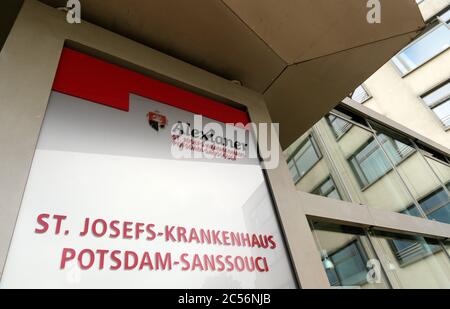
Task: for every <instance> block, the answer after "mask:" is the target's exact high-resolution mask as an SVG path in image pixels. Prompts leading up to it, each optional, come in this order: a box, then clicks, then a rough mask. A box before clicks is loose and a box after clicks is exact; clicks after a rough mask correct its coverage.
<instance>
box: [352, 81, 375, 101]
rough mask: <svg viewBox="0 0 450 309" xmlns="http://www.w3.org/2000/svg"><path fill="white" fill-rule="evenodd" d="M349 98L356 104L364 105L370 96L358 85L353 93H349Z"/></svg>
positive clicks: (364, 88)
mask: <svg viewBox="0 0 450 309" xmlns="http://www.w3.org/2000/svg"><path fill="white" fill-rule="evenodd" d="M349 97H350V98H351V99H352V100H354V101H356V102H358V103H364V102H366V101H367V100H369V99H370V98H371V95H370V94H369V92H368V91H367V89H366V87H364V86H363V85H360V86H359V87H358V88H356V89H355V91H353V92H352V93H350V95H349Z"/></svg>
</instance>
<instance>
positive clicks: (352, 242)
mask: <svg viewBox="0 0 450 309" xmlns="http://www.w3.org/2000/svg"><path fill="white" fill-rule="evenodd" d="M351 246H355V247H356V250H357V251H358V253H359V256H360V257H361V258H362V260H363V261H364V263H363V264H364V268H365V269H366V271H367V270H368V269H367V261H369V257H368V255H367V253H366V252H365V250H364V247H363V245H362V243H361V240H360V239H359V237H356V238H355V239H353V240H350V241H349V242H348V243H347V244H345V245H344V246H342V247H341V248H339V249H336V250H334V251H332V252H330V253H329V254H327V257H328V258H329V259H330V261H331V262H332V263H333V265H334V268H333V269H332V271H333V273H334V275H335V277H336V278H337V279H338V281H337V283H338V284H339V285H331V282H330V285H331V286H343V285H342V281H343V279H342V278H341V276H340V275H339V273H338V272H337V271H336V262H335V261H334V260H333V255H336V254H337V253H340V252H342V251H343V250H345V249H347V248H349V247H351ZM324 260H325V259H324V258H323V257H322V263H323V261H324ZM364 283H367V279H365V280H363V281H361V282H358V283H356V285H361V284H364Z"/></svg>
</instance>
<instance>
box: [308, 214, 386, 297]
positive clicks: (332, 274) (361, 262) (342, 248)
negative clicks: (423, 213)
mask: <svg viewBox="0 0 450 309" xmlns="http://www.w3.org/2000/svg"><path fill="white" fill-rule="evenodd" d="M309 223H310V226H311V230H312V233H313V236H314V240H315V242H316V245H317V248H318V249H319V252H320V255H321V259H322V266H323V268H324V270H325V272H326V274H327V277H328V281H329V282H330V285H331V286H334V287H339V286H346V287H348V286H353V287H361V288H381V289H383V288H388V287H389V286H388V284H387V280H386V278H385V276H384V272H383V271H381V272H380V273H378V275H379V277H378V278H377V279H379V280H368V278H373V277H371V275H370V273H369V270H370V269H371V266H370V264H368V261H369V260H371V259H376V258H377V257H376V255H375V252H374V251H373V247H372V246H371V245H370V240H369V239H368V238H367V236H366V232H365V230H363V229H361V228H358V227H350V226H343V225H336V224H333V223H329V222H323V221H322V222H318V221H312V220H311V219H310V220H309ZM380 266H381V267H382V265H380ZM380 270H382V269H380Z"/></svg>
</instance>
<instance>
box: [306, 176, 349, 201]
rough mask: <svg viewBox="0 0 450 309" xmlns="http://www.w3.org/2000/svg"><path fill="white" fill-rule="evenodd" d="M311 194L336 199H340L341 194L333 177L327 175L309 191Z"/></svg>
mask: <svg viewBox="0 0 450 309" xmlns="http://www.w3.org/2000/svg"><path fill="white" fill-rule="evenodd" d="M311 193H312V194H316V195H320V196H324V197H329V198H334V199H336V200H341V199H342V198H341V195H340V194H339V191H338V190H337V188H336V185H335V183H334V181H333V178H331V176H330V177H328V178H327V179H326V180H325V181H324V182H322V183H321V184H320V185H319V186H318V187H317V188H316V189H315V190H313V191H312V192H311Z"/></svg>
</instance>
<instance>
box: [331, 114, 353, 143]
mask: <svg viewBox="0 0 450 309" xmlns="http://www.w3.org/2000/svg"><path fill="white" fill-rule="evenodd" d="M331 116H332V117H334V120H333V121H331V120H330V118H329V117H331ZM336 119H340V120H342V121H346V122H348V123H349V126H348V127H346V129H345V131H343V132H342V134H341V135H338V133H337V132H336V130H335V129H334V127H333V122H334V121H335V120H336ZM325 120H326V121H327V123H328V126H329V127H330V129H331V132H332V133H333V136H334V138H335V139H336V141H339V140H341V139H342V138H343V137H344V136H345V135H346V134H347V133H348V132H349V131H350V130H351V129H352V128H353V125H354V124H353V123H352V122H350V121H348V120H347V119H344V118H342V117H339V116H338V115H335V114H333V113H328V115H326V116H325Z"/></svg>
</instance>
